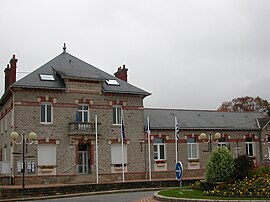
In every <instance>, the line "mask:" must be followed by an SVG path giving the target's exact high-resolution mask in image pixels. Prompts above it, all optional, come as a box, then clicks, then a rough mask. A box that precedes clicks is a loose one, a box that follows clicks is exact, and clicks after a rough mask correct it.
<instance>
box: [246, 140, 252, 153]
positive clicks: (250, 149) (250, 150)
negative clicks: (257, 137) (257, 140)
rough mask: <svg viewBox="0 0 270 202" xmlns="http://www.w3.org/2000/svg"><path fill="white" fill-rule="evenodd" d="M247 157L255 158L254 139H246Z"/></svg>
mask: <svg viewBox="0 0 270 202" xmlns="http://www.w3.org/2000/svg"><path fill="white" fill-rule="evenodd" d="M246 155H247V156H250V157H253V156H254V144H253V139H252V138H246Z"/></svg>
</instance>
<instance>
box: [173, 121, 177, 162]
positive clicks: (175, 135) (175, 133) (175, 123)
mask: <svg viewBox="0 0 270 202" xmlns="http://www.w3.org/2000/svg"><path fill="white" fill-rule="evenodd" d="M176 125H177V117H176V116H174V137H175V163H177V141H178V140H177V131H176V130H177V129H176Z"/></svg>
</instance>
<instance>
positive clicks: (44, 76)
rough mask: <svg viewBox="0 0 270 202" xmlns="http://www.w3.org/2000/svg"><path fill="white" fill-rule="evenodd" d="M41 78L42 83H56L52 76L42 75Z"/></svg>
mask: <svg viewBox="0 0 270 202" xmlns="http://www.w3.org/2000/svg"><path fill="white" fill-rule="evenodd" d="M39 76H40V79H41V80H42V81H54V80H55V79H54V77H53V75H52V74H40V75H39Z"/></svg>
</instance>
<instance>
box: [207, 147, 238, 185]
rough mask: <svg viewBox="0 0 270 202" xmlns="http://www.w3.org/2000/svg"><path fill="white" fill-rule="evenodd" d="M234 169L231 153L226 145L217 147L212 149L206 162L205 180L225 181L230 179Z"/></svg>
mask: <svg viewBox="0 0 270 202" xmlns="http://www.w3.org/2000/svg"><path fill="white" fill-rule="evenodd" d="M234 171H235V163H234V158H233V154H232V153H231V151H230V150H229V149H228V148H227V147H217V148H215V149H214V150H213V151H212V154H211V155H210V157H209V159H208V160H207V164H206V174H205V175H206V176H205V177H206V181H208V182H225V181H229V180H231V179H232V177H233V175H234Z"/></svg>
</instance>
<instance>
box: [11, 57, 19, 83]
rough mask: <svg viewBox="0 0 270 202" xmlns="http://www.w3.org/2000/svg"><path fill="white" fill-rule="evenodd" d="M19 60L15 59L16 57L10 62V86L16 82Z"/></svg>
mask: <svg viewBox="0 0 270 202" xmlns="http://www.w3.org/2000/svg"><path fill="white" fill-rule="evenodd" d="M17 61H18V60H17V59H16V58H15V55H13V57H12V58H11V60H10V62H9V63H10V84H9V85H11V84H13V83H15V82H16V68H17Z"/></svg>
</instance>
